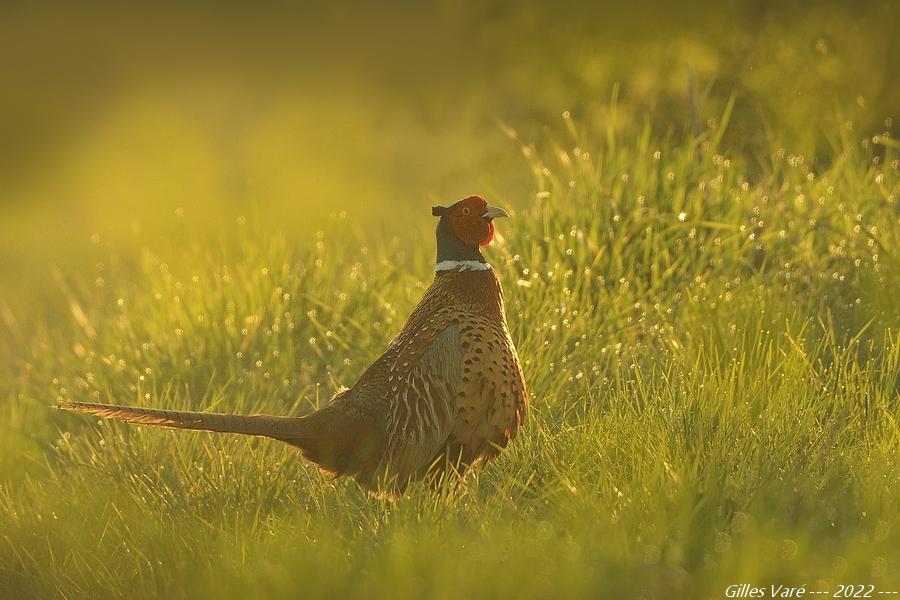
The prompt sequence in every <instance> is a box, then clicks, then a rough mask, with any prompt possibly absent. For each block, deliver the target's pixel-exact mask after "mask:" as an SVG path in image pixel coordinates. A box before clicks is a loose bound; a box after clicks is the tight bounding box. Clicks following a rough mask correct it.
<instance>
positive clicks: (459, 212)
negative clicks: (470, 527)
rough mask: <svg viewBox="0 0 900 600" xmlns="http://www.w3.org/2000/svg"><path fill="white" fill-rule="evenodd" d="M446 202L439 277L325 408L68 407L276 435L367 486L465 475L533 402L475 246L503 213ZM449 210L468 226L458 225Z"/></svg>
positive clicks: (511, 432) (473, 203)
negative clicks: (253, 411) (298, 412)
mask: <svg viewBox="0 0 900 600" xmlns="http://www.w3.org/2000/svg"><path fill="white" fill-rule="evenodd" d="M438 209H440V211H443V212H442V213H441V214H440V215H439V216H441V217H442V218H441V222H440V223H439V225H438V270H437V272H436V274H435V278H434V281H433V282H432V284H431V286H430V287H429V288H428V289H427V290H426V292H425V294H424V296H423V298H422V300H421V301H420V302H419V304H418V305H417V306H416V308H415V309H414V310H413V312H412V314H411V315H410V317H409V319H408V321H407V322H406V325H405V326H404V327H403V329H402V330H401V331H400V333H399V334H398V335H397V337H396V338H395V339H394V340H393V342H391V344H390V346H389V347H388V348H387V350H386V351H385V352H384V353H383V354H382V355H381V356H380V357H379V358H378V359H376V360H375V362H373V363H372V365H371V366H369V368H368V369H366V371H365V372H364V373H363V374H362V375H361V376H360V377H359V379H358V380H357V381H356V383H354V385H353V386H352V387H350V388H349V389H345V390H342V391H339V392H338V393H336V394H335V395H334V397H333V398H332V399H331V401H330V402H329V403H328V404H327V405H326V406H324V407H323V408H321V409H319V410H317V411H315V412H313V413H311V414H309V415H306V416H302V417H274V416H265V415H248V416H242V415H221V414H213V413H198V412H182V411H164V410H155V409H144V408H132V407H124V406H115V405H104V404H91V403H79V402H72V403H69V404H66V405H63V408H67V409H74V410H80V411H84V412H88V413H93V414H96V415H99V416H102V417H113V418H121V419H124V420H126V421H131V422H137V423H146V424H152V425H162V426H168V427H176V428H185V429H201V430H210V431H220V432H231V433H243V434H250V435H260V436H265V437H270V438H274V439H277V440H281V441H283V442H286V443H288V444H291V445H294V446H297V447H298V448H299V449H300V450H301V452H302V453H303V455H304V456H305V457H306V458H307V459H309V460H310V461H312V462H313V463H315V464H317V465H318V466H319V467H320V468H321V469H323V470H324V471H327V472H329V473H332V474H334V475H338V476H342V475H349V476H353V477H355V478H356V479H357V481H359V483H360V484H361V485H363V486H364V487H366V488H369V489H378V488H385V487H394V488H397V487H402V486H403V485H405V484H406V483H407V482H408V481H410V480H413V479H419V478H422V477H425V476H428V475H434V474H439V473H440V472H441V471H443V470H444V469H446V468H447V467H448V466H449V467H452V468H453V469H456V470H459V471H462V470H465V469H466V468H468V467H471V466H474V465H477V464H479V463H481V462H483V461H485V460H488V459H490V458H493V457H494V456H496V455H497V454H498V453H499V451H500V450H501V449H502V448H503V447H505V446H506V445H507V443H508V442H509V441H510V440H511V439H512V438H513V437H514V436H515V435H516V431H517V430H518V428H519V427H520V426H521V424H522V423H523V421H524V418H525V411H526V408H527V403H528V401H527V393H526V388H525V381H524V377H523V374H522V369H521V366H520V364H519V360H518V357H517V355H516V351H515V348H514V346H513V342H512V338H511V337H510V334H509V330H508V328H507V324H506V316H505V310H504V305H503V292H502V288H501V285H500V281H499V279H498V277H497V275H496V273H495V272H494V270H493V269H491V268H490V267H489V266H488V265H487V263H486V262H485V261H484V259H483V257H482V256H481V253H480V251H479V250H478V246H479V244H480V243H481V242H482V241H483V240H484V239H487V240H488V241H489V240H490V236H491V235H492V234H493V225H492V224H491V222H490V221H491V219H492V218H493V217H495V216H505V211H502V210H500V209H493V208H492V207H489V206H487V204H486V203H485V202H484V200H482V199H481V198H479V197H477V196H470V197H468V198H466V199H464V200H461V201H460V202H458V203H456V204H455V205H454V206H452V207H450V208H443V207H436V208H435V209H434V211H435V214H436V215H438ZM452 211H455V215H456V216H457V218H458V219H459V220H461V221H463V223H462V225H460V224H459V223H457V222H455V221H453V220H452V218H453V215H454V212H452ZM491 211H498V212H494V213H492V212H491ZM473 213H474V214H475V216H476V217H477V218H478V220H479V221H481V222H483V223H486V224H487V225H488V226H489V227H488V228H487V231H488V233H487V235H485V233H484V230H483V229H481V230H479V229H478V226H479V223H478V222H472V223H469V222H468V221H467V220H466V219H463V217H467V216H469V215H471V214H473ZM442 229H443V231H442ZM448 232H449V233H448ZM469 232H473V234H472V235H468V234H469ZM479 236H480V237H479ZM476 238H477V239H476ZM472 240H475V243H474V244H472ZM442 242H443V243H442ZM459 242H462V244H460V243H459ZM448 244H449V245H450V254H449V256H448V255H447V252H448V250H447V245H448ZM473 245H474V253H473V252H472V251H471V250H472V249H473ZM455 246H458V247H459V248H457V249H454V247H455ZM460 248H461V250H460ZM442 251H443V252H444V254H445V256H443V257H442V255H441V254H442ZM460 253H462V255H461V256H460ZM442 258H443V260H442ZM457 259H459V260H457ZM442 265H444V266H443V267H442ZM447 265H449V266H447Z"/></svg>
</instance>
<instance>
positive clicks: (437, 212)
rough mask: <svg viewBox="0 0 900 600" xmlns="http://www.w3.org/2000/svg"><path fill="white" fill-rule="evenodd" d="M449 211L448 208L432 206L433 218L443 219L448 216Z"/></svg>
mask: <svg viewBox="0 0 900 600" xmlns="http://www.w3.org/2000/svg"><path fill="white" fill-rule="evenodd" d="M448 210H449V209H448V208H447V207H446V206H432V207H431V216H433V217H443V216H444V215H446V214H447V211H448Z"/></svg>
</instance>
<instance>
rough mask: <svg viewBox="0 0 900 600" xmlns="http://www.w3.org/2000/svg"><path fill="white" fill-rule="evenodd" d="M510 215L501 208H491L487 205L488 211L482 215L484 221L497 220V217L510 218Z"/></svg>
mask: <svg viewBox="0 0 900 600" xmlns="http://www.w3.org/2000/svg"><path fill="white" fill-rule="evenodd" d="M508 216H509V213H508V212H506V211H505V210H503V209H502V208H500V207H499V206H491V205H490V204H488V205H487V210H486V211H484V214H483V215H481V217H482V218H483V219H487V220H491V219H496V218H497V217H508Z"/></svg>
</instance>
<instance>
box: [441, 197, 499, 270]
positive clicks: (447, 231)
mask: <svg viewBox="0 0 900 600" xmlns="http://www.w3.org/2000/svg"><path fill="white" fill-rule="evenodd" d="M431 214H432V215H434V216H435V217H440V221H438V226H437V267H436V270H438V271H458V270H480V269H487V268H488V264H487V261H486V260H485V259H484V256H483V255H482V254H481V248H482V247H483V246H487V245H488V244H489V243H490V242H491V240H492V239H493V238H494V223H493V221H494V219H495V218H497V217H508V216H509V213H507V212H506V211H505V210H503V209H502V208H498V207H496V206H491V205H489V204H488V203H487V202H485V200H484V198H482V197H481V196H468V197H466V198H463V199H462V200H460V201H459V202H457V203H456V204H453V205H451V206H435V207H433V208H432V209H431Z"/></svg>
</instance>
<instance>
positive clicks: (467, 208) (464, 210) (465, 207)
mask: <svg viewBox="0 0 900 600" xmlns="http://www.w3.org/2000/svg"><path fill="white" fill-rule="evenodd" d="M469 212H471V211H469V207H468V206H464V207H463V209H462V213H463V215H467V214H469Z"/></svg>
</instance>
